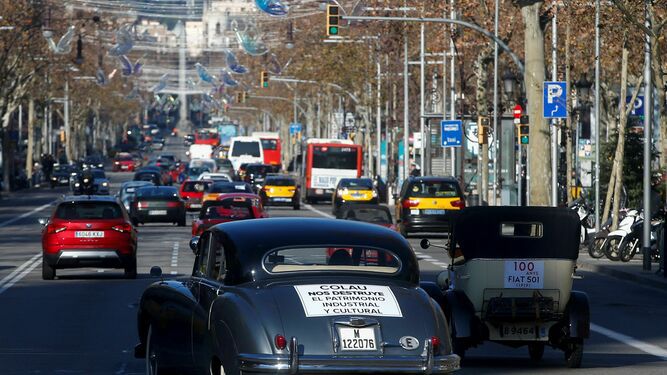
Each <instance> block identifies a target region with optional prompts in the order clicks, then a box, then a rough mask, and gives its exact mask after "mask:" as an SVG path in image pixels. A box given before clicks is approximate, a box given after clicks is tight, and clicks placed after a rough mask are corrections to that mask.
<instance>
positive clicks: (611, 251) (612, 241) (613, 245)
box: [604, 236, 623, 261]
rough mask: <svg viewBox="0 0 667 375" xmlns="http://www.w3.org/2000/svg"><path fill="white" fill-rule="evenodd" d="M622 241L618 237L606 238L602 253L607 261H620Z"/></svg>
mask: <svg viewBox="0 0 667 375" xmlns="http://www.w3.org/2000/svg"><path fill="white" fill-rule="evenodd" d="M622 241H623V239H622V238H621V237H620V236H609V237H607V244H606V246H605V248H604V253H605V255H606V256H607V258H609V260H613V261H618V260H620V259H621V242H622Z"/></svg>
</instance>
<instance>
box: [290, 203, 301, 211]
mask: <svg viewBox="0 0 667 375" xmlns="http://www.w3.org/2000/svg"><path fill="white" fill-rule="evenodd" d="M292 208H293V209H294V210H300V209H301V205H300V204H299V203H297V204H295V205H294V206H293V207H292Z"/></svg>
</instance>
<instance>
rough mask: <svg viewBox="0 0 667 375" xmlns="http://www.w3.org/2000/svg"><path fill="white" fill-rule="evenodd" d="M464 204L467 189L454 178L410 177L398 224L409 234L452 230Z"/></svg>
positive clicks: (398, 208)
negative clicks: (464, 189)
mask: <svg viewBox="0 0 667 375" xmlns="http://www.w3.org/2000/svg"><path fill="white" fill-rule="evenodd" d="M464 207H465V200H464V197H463V191H462V190H461V187H460V185H459V182H458V181H457V180H456V179H455V178H454V177H430V176H424V177H409V178H408V179H407V180H405V181H404V182H403V186H402V187H401V191H400V193H399V195H398V197H397V201H396V221H397V227H398V230H399V231H400V232H401V234H402V235H403V236H405V237H407V236H408V235H409V234H410V233H415V232H449V230H450V223H451V221H452V219H453V215H455V214H456V211H458V210H461V209H462V208H464Z"/></svg>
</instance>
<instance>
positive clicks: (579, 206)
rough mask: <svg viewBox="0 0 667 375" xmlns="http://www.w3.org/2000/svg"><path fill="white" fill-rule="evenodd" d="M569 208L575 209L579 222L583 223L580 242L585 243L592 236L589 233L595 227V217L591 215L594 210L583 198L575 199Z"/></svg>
mask: <svg viewBox="0 0 667 375" xmlns="http://www.w3.org/2000/svg"><path fill="white" fill-rule="evenodd" d="M568 208H570V209H571V210H574V211H575V212H576V213H577V215H578V216H579V222H580V223H581V237H580V238H579V244H580V245H583V244H585V243H586V242H587V240H588V238H589V237H590V234H589V233H591V232H592V231H593V229H594V228H595V219H594V217H593V215H591V214H592V213H593V211H592V210H591V209H590V207H588V205H587V204H586V201H585V200H584V199H583V198H580V199H577V200H575V201H573V202H572V203H570V205H569V206H568Z"/></svg>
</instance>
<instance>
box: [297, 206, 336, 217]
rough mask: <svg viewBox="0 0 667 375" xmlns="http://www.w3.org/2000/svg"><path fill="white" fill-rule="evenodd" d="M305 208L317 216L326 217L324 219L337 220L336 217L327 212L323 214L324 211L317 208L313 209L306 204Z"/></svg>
mask: <svg viewBox="0 0 667 375" xmlns="http://www.w3.org/2000/svg"><path fill="white" fill-rule="evenodd" d="M303 206H304V207H305V208H306V209H307V210H309V211H313V212H314V213H316V214H318V215H320V216H324V217H326V218H327V219H335V218H336V217H335V216H333V215H330V214H328V213H326V212H322V211H320V210H318V209H317V208H315V207H313V206H311V205H309V204H304V205H303Z"/></svg>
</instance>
